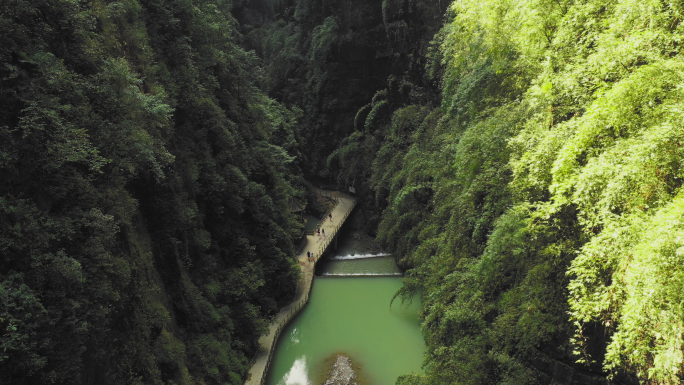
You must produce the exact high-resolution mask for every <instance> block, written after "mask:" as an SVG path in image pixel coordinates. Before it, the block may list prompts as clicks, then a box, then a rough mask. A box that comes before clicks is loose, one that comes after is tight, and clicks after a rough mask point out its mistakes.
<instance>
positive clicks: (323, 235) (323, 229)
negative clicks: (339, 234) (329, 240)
mask: <svg viewBox="0 0 684 385" xmlns="http://www.w3.org/2000/svg"><path fill="white" fill-rule="evenodd" d="M323 237H324V238H325V229H323Z"/></svg>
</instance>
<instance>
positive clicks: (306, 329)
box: [266, 248, 425, 385]
mask: <svg viewBox="0 0 684 385" xmlns="http://www.w3.org/2000/svg"><path fill="white" fill-rule="evenodd" d="M345 253H349V250H345V249H344V248H343V249H341V252H340V254H341V255H333V256H331V257H329V259H333V260H331V261H329V262H326V263H321V267H320V268H318V269H317V272H316V273H317V274H318V275H326V274H333V275H335V274H358V273H366V274H368V273H372V274H392V273H397V272H398V269H397V268H396V266H395V264H394V260H393V258H391V257H378V258H366V256H364V255H362V254H355V253H353V252H352V253H351V254H353V255H350V254H346V255H345ZM336 258H337V260H335V259H336ZM321 262H323V261H321ZM401 285H402V283H401V278H400V277H377V278H375V277H374V278H368V277H351V278H323V277H317V278H316V279H315V281H314V284H313V289H312V292H311V297H310V301H309V304H308V305H307V306H306V307H305V308H304V309H303V310H302V311H301V312H300V313H299V315H297V316H296V317H295V318H294V319H293V320H292V321H291V322H290V323H289V324H288V325H287V326H286V327H285V328H284V329H283V331H282V333H281V336H280V339H279V341H278V343H277V345H276V351H275V355H274V358H273V362H272V363H271V367H270V370H269V373H268V377H267V381H266V383H267V384H269V385H296V384H297V385H298V384H301V385H318V384H322V383H323V382H324V380H325V374H326V371H327V370H328V369H329V364H330V361H331V359H332V357H333V356H334V355H335V354H336V353H343V354H345V355H347V356H349V357H350V358H351V359H352V362H353V365H354V369H355V370H356V371H357V373H358V374H359V377H360V380H361V383H363V384H369V385H370V384H372V385H391V384H394V383H395V382H396V379H397V377H398V376H399V375H402V374H408V373H410V372H418V373H422V370H421V362H422V357H423V352H424V351H425V343H424V342H423V339H422V336H421V334H420V328H419V324H418V316H417V312H418V310H419V308H420V303H419V299H418V298H416V299H415V300H414V301H413V303H412V304H411V305H409V306H405V305H404V306H402V305H401V304H400V301H396V302H395V303H394V305H393V306H392V308H390V306H389V304H390V300H391V299H392V296H393V295H394V293H396V292H397V290H398V289H399V288H400V287H401Z"/></svg>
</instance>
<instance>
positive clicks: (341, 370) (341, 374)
mask: <svg viewBox="0 0 684 385" xmlns="http://www.w3.org/2000/svg"><path fill="white" fill-rule="evenodd" d="M325 385H358V383H357V381H356V372H354V369H353V367H352V361H351V358H349V357H347V356H345V355H344V354H338V355H337V356H335V361H334V362H333V365H332V369H330V372H328V379H327V380H326V381H325Z"/></svg>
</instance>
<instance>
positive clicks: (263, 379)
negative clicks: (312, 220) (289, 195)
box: [249, 195, 356, 385]
mask: <svg viewBox="0 0 684 385" xmlns="http://www.w3.org/2000/svg"><path fill="white" fill-rule="evenodd" d="M328 196H330V195H328ZM335 200H336V201H337V204H340V203H341V201H340V200H339V198H335ZM354 207H356V201H355V200H354V201H352V204H351V207H349V209H348V210H347V211H346V212H345V213H344V214H343V216H342V218H340V219H339V220H338V222H337V226H335V230H333V234H332V235H331V236H330V237H325V242H324V243H323V245H321V246H320V247H319V248H318V254H316V256H315V257H314V259H313V262H314V266H313V270H314V271H316V264H317V263H318V260H320V259H321V256H322V255H323V252H325V250H326V249H327V248H328V246H329V245H330V242H331V241H332V240H333V238H335V236H337V232H338V231H339V229H340V227H342V225H343V224H344V221H345V220H346V219H347V217H348V216H349V214H350V213H351V212H352V210H354ZM334 208H335V207H334V206H333V208H331V209H330V210H328V212H327V213H326V214H325V216H323V219H321V221H320V222H319V223H318V227H320V226H321V225H322V224H323V222H325V219H326V218H327V217H328V214H329V213H330V212H331V211H332V210H333V209H334ZM318 227H317V228H318ZM313 281H314V274H312V275H311V281H310V282H309V288H308V290H307V291H306V294H305V295H304V298H302V299H301V300H300V301H299V302H298V303H297V304H296V305H295V306H294V308H292V310H290V312H289V313H287V315H286V316H285V318H283V320H282V321H280V324H279V325H278V327H277V328H276V330H275V334H274V335H273V347H272V348H271V349H269V350H268V358H267V359H266V366H265V368H264V372H263V374H262V376H261V385H264V384H265V383H266V374H268V369H269V368H270V367H271V360H273V354H274V352H275V349H274V348H275V344H277V343H278V338H279V337H280V333H281V332H282V331H283V328H284V327H285V325H287V323H288V322H290V320H291V319H292V318H294V316H295V315H297V314H298V313H299V311H300V310H302V308H303V307H304V305H306V304H307V303H309V296H310V294H311V287H312V286H313ZM257 356H258V354H257V355H256V356H254V358H253V359H252V361H250V365H249V367H250V368H251V367H252V366H254V362H256V359H257Z"/></svg>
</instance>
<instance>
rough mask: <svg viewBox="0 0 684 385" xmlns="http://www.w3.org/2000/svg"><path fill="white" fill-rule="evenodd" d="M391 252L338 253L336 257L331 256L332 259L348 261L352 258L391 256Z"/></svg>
mask: <svg viewBox="0 0 684 385" xmlns="http://www.w3.org/2000/svg"><path fill="white" fill-rule="evenodd" d="M390 255H391V254H389V253H380V254H353V255H338V256H335V257H332V258H330V259H331V260H332V261H347V260H350V259H366V258H378V257H387V256H390Z"/></svg>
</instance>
